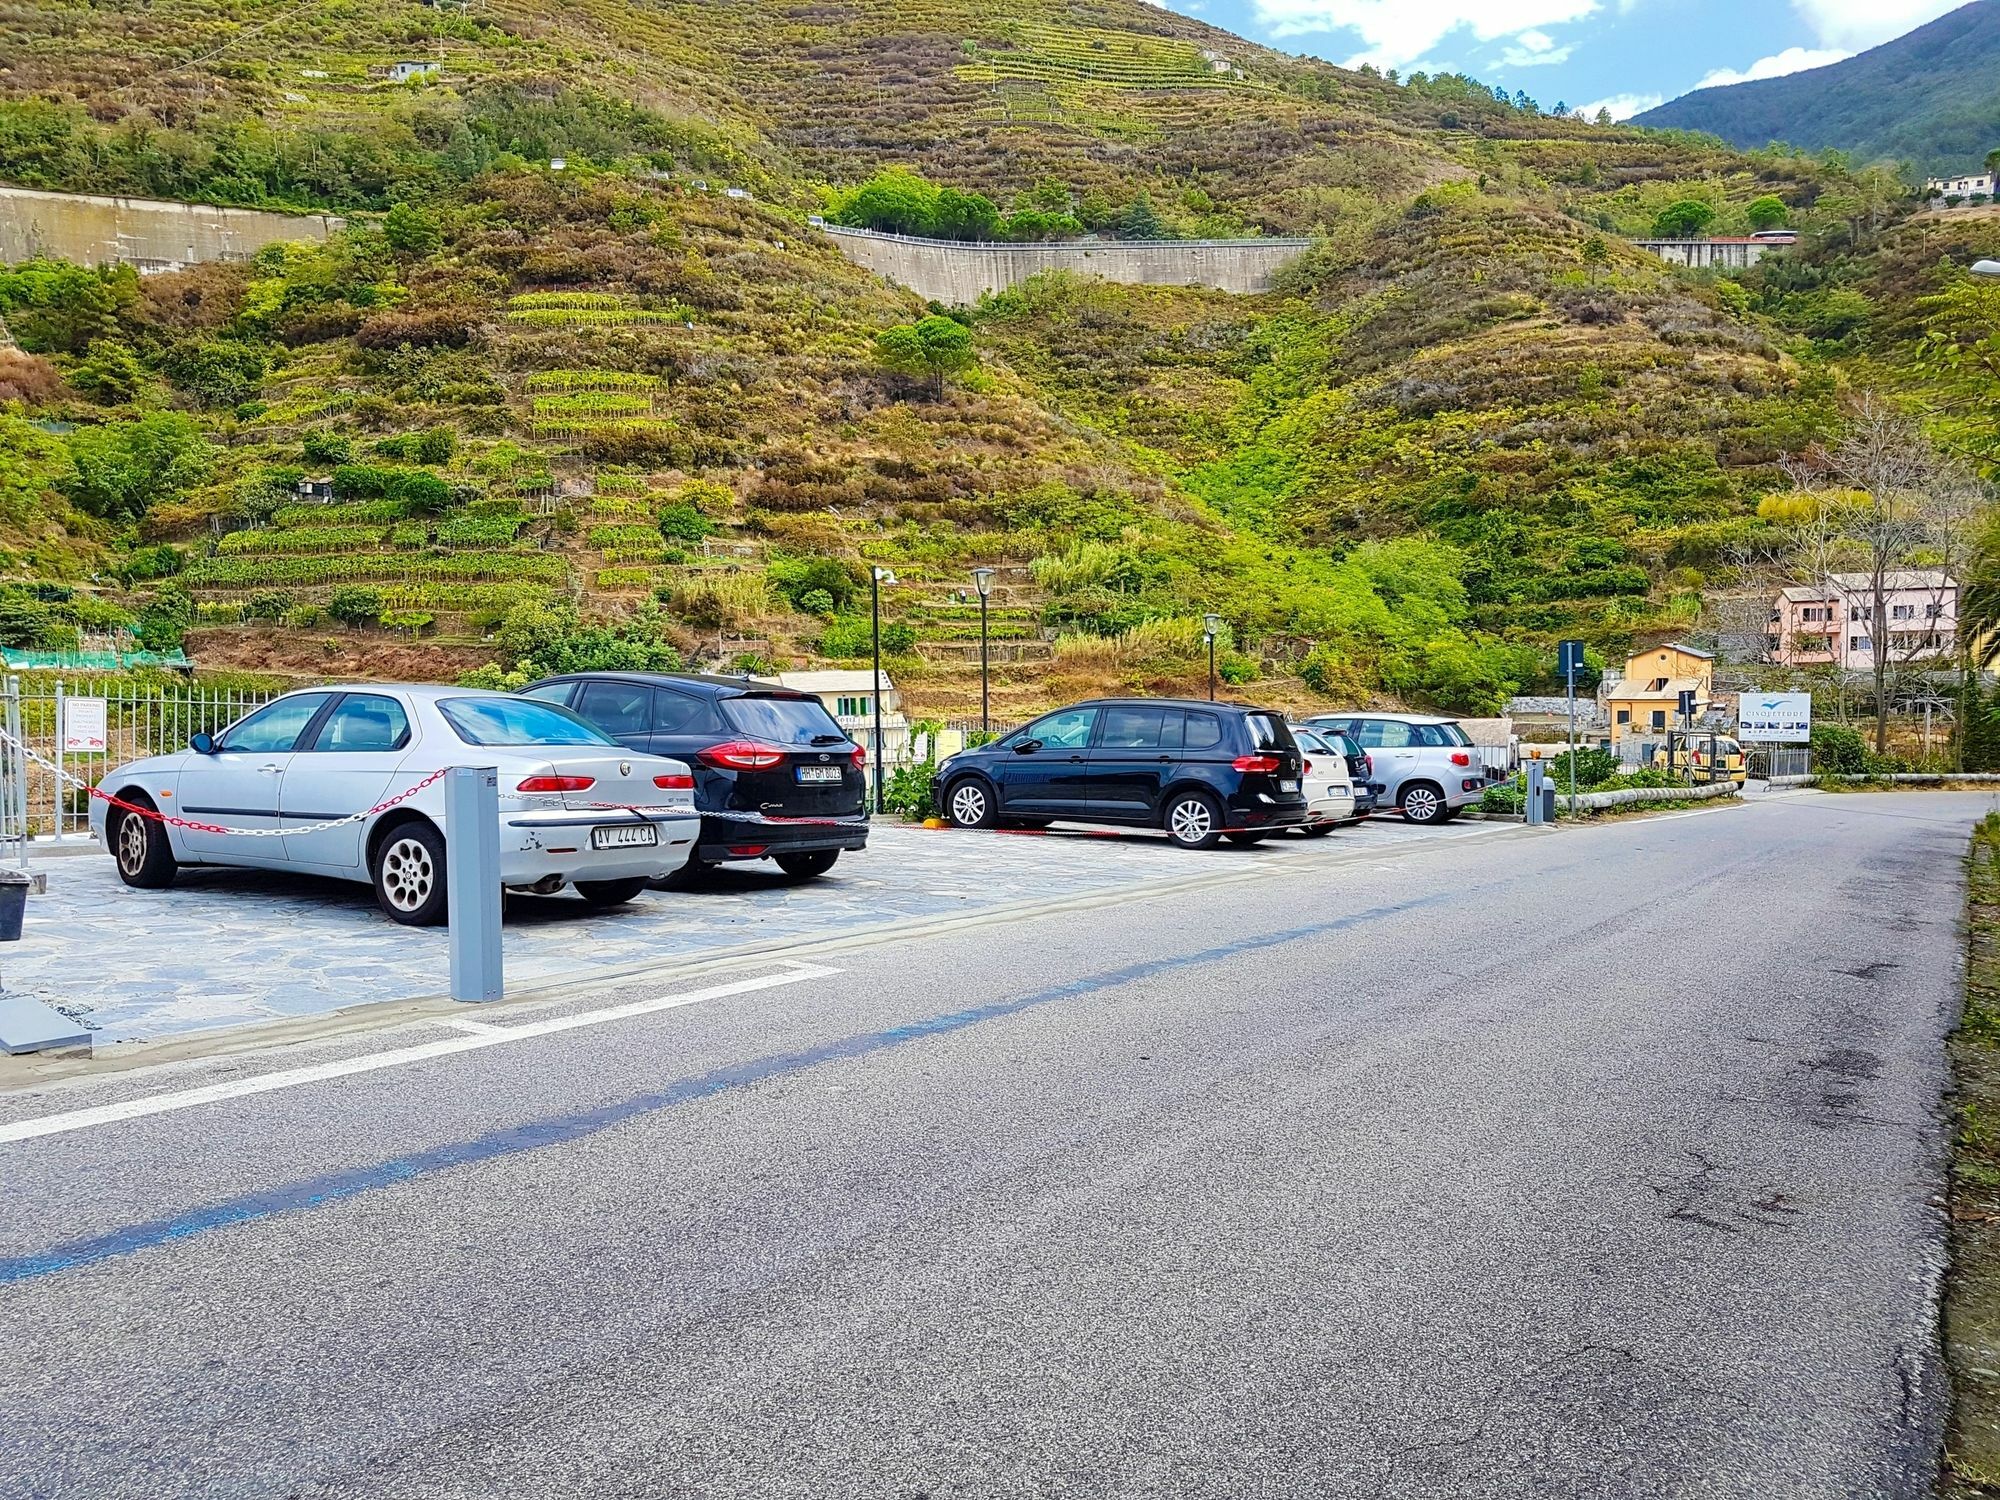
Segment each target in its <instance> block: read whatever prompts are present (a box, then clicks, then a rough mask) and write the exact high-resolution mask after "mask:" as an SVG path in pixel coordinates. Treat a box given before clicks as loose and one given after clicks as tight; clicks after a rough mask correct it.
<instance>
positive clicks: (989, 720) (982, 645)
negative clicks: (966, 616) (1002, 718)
mask: <svg viewBox="0 0 2000 1500" xmlns="http://www.w3.org/2000/svg"><path fill="white" fill-rule="evenodd" d="M972 586H973V587H974V588H976V589H978V590H979V732H980V733H981V734H991V733H992V732H993V700H992V694H991V693H990V691H989V690H988V688H987V679H986V596H987V595H988V594H990V593H992V592H993V570H992V569H991V568H974V569H973V570H972Z"/></svg>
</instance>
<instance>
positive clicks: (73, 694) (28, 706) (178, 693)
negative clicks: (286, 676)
mask: <svg viewBox="0 0 2000 1500" xmlns="http://www.w3.org/2000/svg"><path fill="white" fill-rule="evenodd" d="M277 696H278V694H277V692H276V691H275V690H273V691H246V690H242V689H235V688H203V687H199V686H194V685H189V686H188V687H187V688H186V689H184V690H177V689H173V688H162V687H161V686H159V685H157V684H152V683H147V684H140V683H135V682H132V681H130V680H120V679H118V678H105V679H92V678H87V677H86V678H59V679H56V680H54V681H47V682H45V681H36V682H30V683H26V684H24V683H23V682H22V681H21V679H20V678H19V677H9V678H7V679H6V682H5V684H4V686H0V716H4V722H5V723H6V725H7V729H8V733H9V735H10V736H11V737H12V738H13V739H14V740H16V741H19V742H22V743H25V744H26V746H27V747H28V749H29V750H32V751H33V752H34V753H35V754H36V755H38V756H40V757H41V758H42V759H44V760H46V761H47V762H49V764H50V765H52V766H54V767H57V768H58V769H59V770H60V771H62V772H65V773H67V774H68V775H70V776H75V777H77V778H79V779H81V780H83V781H86V782H89V783H90V784H91V785H93V786H94V785H95V784H96V783H97V782H98V781H100V780H101V779H102V778H103V777H104V774H105V773H106V772H107V771H109V770H111V769H112V768H113V767H115V766H120V765H123V764H124V763H125V762H126V761H128V760H138V759H140V758H141V757H143V756H148V755H162V754H165V753H166V752H168V751H170V750H179V749H183V748H184V747H185V746H186V745H187V742H188V740H189V739H190V738H191V737H193V736H194V735H196V734H199V733H203V732H207V733H210V734H213V733H215V732H216V731H217V730H219V729H223V728H226V727H227V726H229V725H230V724H233V723H235V722H236V720H238V719H240V718H242V717H243V716H244V715H245V714H247V713H249V712H250V711H251V710H252V709H255V708H261V707H262V706H263V705H264V704H266V703H268V702H270V700H271V699H273V698H275V697H277ZM0 761H4V765H0V842H5V843H7V844H9V845H10V846H12V847H13V849H14V850H15V851H17V852H18V850H19V848H20V843H21V839H22V836H23V835H26V836H27V837H29V838H47V837H50V836H55V837H62V836H63V835H76V834H82V833H86V832H88V830H89V828H90V798H89V794H88V793H87V792H85V791H83V790H82V789H81V788H80V787H74V786H70V785H69V784H68V783H66V782H65V781H64V780H63V779H62V777H61V776H59V775H58V774H57V772H56V771H54V770H50V769H48V768H47V767H44V766H41V765H38V764H36V763H35V761H34V760H33V759H31V758H30V757H29V756H28V755H26V754H25V753H23V752H22V751H21V750H19V749H17V748H15V747H14V746H13V745H11V744H10V745H9V746H8V747H7V753H6V754H5V755H4V756H0Z"/></svg>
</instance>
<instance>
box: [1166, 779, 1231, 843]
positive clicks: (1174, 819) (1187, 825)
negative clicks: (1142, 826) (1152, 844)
mask: <svg viewBox="0 0 2000 1500" xmlns="http://www.w3.org/2000/svg"><path fill="white" fill-rule="evenodd" d="M1160 826H1161V827H1162V828H1164V829H1165V830H1166V831H1167V837H1168V838H1170V839H1172V840H1173V841H1174V842H1175V843H1176V844H1178V845H1180V847H1181V848H1183V849H1213V848H1214V847H1215V846H1216V843H1217V842H1218V841H1219V840H1220V839H1221V838H1222V808H1221V807H1220V805H1218V804H1217V802H1216V800H1215V799H1214V798H1213V797H1211V796H1209V795H1208V793H1206V792H1176V793H1174V795H1173V796H1171V797H1169V798H1168V799H1167V806H1166V810H1165V811H1163V812H1162V813H1161V814H1160Z"/></svg>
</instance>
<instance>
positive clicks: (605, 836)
mask: <svg viewBox="0 0 2000 1500" xmlns="http://www.w3.org/2000/svg"><path fill="white" fill-rule="evenodd" d="M659 841H660V834H659V830H658V829H656V828H654V827H653V825H652V824H651V823H620V824H617V825H616V826H615V827H611V828H593V829H591V830H590V847H591V848H593V849H630V848H635V847H638V848H643V847H645V846H646V845H649V844H657V843H659Z"/></svg>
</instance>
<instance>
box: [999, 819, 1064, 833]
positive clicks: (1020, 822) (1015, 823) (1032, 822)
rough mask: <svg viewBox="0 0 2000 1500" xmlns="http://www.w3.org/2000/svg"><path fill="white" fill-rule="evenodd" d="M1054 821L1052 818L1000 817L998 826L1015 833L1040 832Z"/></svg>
mask: <svg viewBox="0 0 2000 1500" xmlns="http://www.w3.org/2000/svg"><path fill="white" fill-rule="evenodd" d="M1054 821H1055V819H1054V818H1002V819H1001V820H1000V826H1001V827H1002V828H1011V829H1013V830H1014V831H1015V832H1016V833H1041V832H1043V831H1045V830H1046V829H1047V828H1048V826H1049V825H1050V824H1051V823H1053V822H1054Z"/></svg>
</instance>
